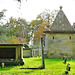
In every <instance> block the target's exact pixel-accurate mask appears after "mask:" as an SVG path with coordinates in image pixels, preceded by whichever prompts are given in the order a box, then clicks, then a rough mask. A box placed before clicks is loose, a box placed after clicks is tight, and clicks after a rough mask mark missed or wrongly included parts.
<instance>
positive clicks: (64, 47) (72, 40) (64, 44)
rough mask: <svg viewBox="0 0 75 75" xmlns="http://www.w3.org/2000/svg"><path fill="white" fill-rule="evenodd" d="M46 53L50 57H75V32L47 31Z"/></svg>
mask: <svg viewBox="0 0 75 75" xmlns="http://www.w3.org/2000/svg"><path fill="white" fill-rule="evenodd" d="M45 54H47V57H48V58H62V56H71V57H72V58H75V34H74V33H46V35H45Z"/></svg>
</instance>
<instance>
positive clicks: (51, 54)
mask: <svg viewBox="0 0 75 75" xmlns="http://www.w3.org/2000/svg"><path fill="white" fill-rule="evenodd" d="M44 34H45V50H44V53H45V55H46V57H48V58H62V57H63V56H67V57H68V56H70V57H72V58H75V31H74V27H73V26H71V24H70V22H69V21H68V19H67V17H66V15H65V13H64V12H63V10H62V6H60V10H59V12H58V14H57V16H56V18H55V20H54V22H53V24H52V27H51V28H47V30H46V31H44Z"/></svg>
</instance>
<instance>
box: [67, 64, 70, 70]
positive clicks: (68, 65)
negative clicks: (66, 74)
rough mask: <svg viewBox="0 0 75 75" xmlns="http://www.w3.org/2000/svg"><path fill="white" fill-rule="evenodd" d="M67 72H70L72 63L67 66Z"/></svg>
mask: <svg viewBox="0 0 75 75" xmlns="http://www.w3.org/2000/svg"><path fill="white" fill-rule="evenodd" d="M66 70H67V71H70V63H68V64H67V68H66Z"/></svg>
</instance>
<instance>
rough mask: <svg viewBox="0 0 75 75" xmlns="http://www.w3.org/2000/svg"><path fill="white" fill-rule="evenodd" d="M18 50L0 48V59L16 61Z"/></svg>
mask: <svg viewBox="0 0 75 75" xmlns="http://www.w3.org/2000/svg"><path fill="white" fill-rule="evenodd" d="M15 58H16V48H0V59H15Z"/></svg>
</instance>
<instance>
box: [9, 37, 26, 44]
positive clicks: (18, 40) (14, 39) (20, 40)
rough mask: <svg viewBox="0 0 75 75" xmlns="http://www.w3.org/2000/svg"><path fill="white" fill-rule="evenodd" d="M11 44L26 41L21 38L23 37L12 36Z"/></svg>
mask: <svg viewBox="0 0 75 75" xmlns="http://www.w3.org/2000/svg"><path fill="white" fill-rule="evenodd" d="M10 43H26V39H25V38H21V37H16V36H12V37H11V40H10Z"/></svg>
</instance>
